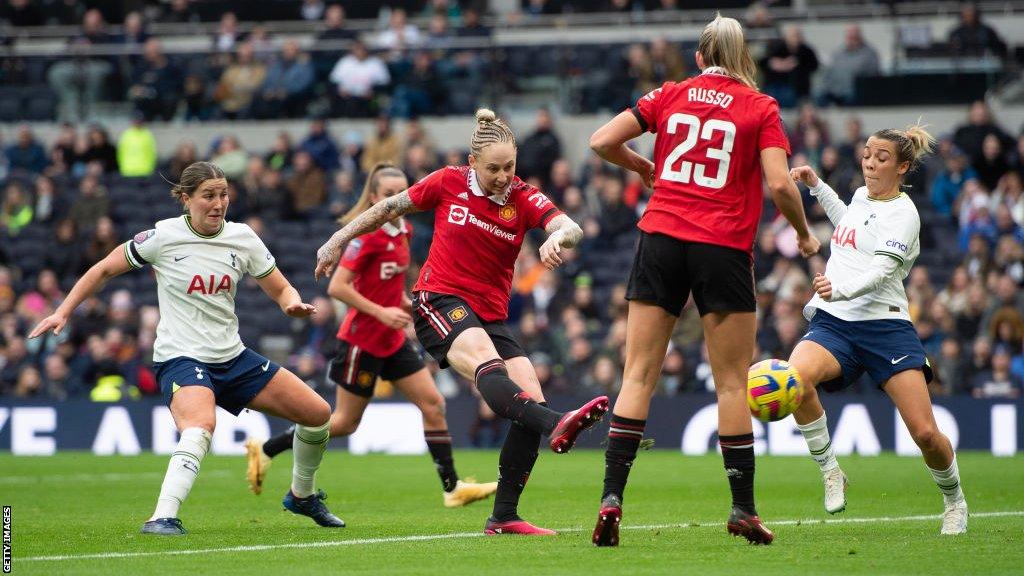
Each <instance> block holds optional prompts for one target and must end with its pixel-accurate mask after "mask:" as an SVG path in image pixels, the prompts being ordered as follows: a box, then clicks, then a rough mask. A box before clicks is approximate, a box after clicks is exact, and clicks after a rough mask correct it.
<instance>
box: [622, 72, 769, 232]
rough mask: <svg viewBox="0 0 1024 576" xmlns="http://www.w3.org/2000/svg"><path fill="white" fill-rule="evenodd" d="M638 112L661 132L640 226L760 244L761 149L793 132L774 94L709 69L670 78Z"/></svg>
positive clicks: (645, 123) (650, 127) (644, 123)
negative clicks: (786, 125)
mask: <svg viewBox="0 0 1024 576" xmlns="http://www.w3.org/2000/svg"><path fill="white" fill-rule="evenodd" d="M633 114H634V115H635V116H636V118H637V120H638V121H639V122H640V125H641V126H642V127H643V129H644V130H646V131H649V132H653V133H654V134H655V135H656V138H655V143H654V176H655V181H654V195H653V196H652V198H651V201H650V203H649V204H648V205H647V209H646V211H645V212H644V215H643V217H642V218H641V219H640V224H639V226H640V229H641V230H643V231H645V232H648V233H660V234H666V235H668V236H672V237H673V238H678V239H680V240H686V241H691V242H704V243H707V244H716V245H719V246H727V247H730V248H737V249H740V250H747V251H750V250H752V249H753V245H754V236H755V234H756V233H757V223H758V220H759V219H760V217H761V204H762V198H763V193H762V188H761V155H760V152H761V150H764V149H765V148H772V147H775V148H782V149H783V150H785V151H786V153H787V154H788V153H789V140H788V139H787V138H786V133H785V131H784V129H783V126H782V120H781V118H780V117H779V105H778V103H776V102H775V99H774V98H772V97H771V96H767V95H764V94H761V93H760V92H758V91H756V90H754V89H752V88H750V87H748V86H746V85H744V84H743V83H741V82H740V81H738V80H736V79H734V78H732V77H730V76H726V75H724V74H718V73H714V72H705V73H704V74H701V75H700V76H697V77H696V78H690V79H688V80H684V81H682V82H666V83H665V84H664V85H663V86H662V87H661V88H658V89H656V90H653V91H652V92H650V93H648V94H647V95H645V96H643V97H642V98H640V100H638V101H637V103H636V106H635V107H634V108H633Z"/></svg>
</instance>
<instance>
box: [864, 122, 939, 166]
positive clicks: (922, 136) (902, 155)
mask: <svg viewBox="0 0 1024 576" xmlns="http://www.w3.org/2000/svg"><path fill="white" fill-rule="evenodd" d="M872 136H874V137H875V138H881V139H883V140H888V141H890V142H892V143H893V144H895V145H896V161H897V162H898V163H899V164H902V163H904V162H909V163H910V167H909V168H908V169H907V173H910V172H912V171H913V170H914V169H915V168H917V166H918V164H920V163H921V159H922V158H924V157H925V156H927V155H928V154H929V153H930V152H931V151H932V147H933V144H934V143H935V138H933V137H932V135H931V134H929V133H928V131H927V130H925V127H924V126H922V125H921V124H919V123H918V124H914V125H912V126H908V127H907V128H906V129H904V130H897V129H895V128H886V129H884V130H879V131H878V132H875V133H874V134H872Z"/></svg>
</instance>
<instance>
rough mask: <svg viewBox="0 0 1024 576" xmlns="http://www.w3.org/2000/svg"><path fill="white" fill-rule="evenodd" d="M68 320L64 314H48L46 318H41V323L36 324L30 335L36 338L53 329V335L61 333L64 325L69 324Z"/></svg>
mask: <svg viewBox="0 0 1024 576" xmlns="http://www.w3.org/2000/svg"><path fill="white" fill-rule="evenodd" d="M67 322H68V319H67V318H65V317H64V316H61V315H60V314H53V315H51V316H47V317H46V318H43V319H42V320H40V321H39V324H36V327H35V328H33V329H32V332H31V333H29V335H28V337H29V338H35V337H36V336H40V335H42V334H43V333H45V332H49V331H51V330H52V331H53V335H54V336H57V335H58V334H60V331H61V330H63V329H64V325H65V324H67Z"/></svg>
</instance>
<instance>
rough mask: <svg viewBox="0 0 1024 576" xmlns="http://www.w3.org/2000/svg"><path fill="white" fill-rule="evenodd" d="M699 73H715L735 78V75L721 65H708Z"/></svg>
mask: <svg viewBox="0 0 1024 576" xmlns="http://www.w3.org/2000/svg"><path fill="white" fill-rule="evenodd" d="M701 74H716V75H718V76H727V77H729V78H732V79H733V80H735V79H736V77H735V76H733V75H732V74H730V73H729V71H728V70H726V69H725V68H722V67H721V66H708V67H707V68H705V69H704V71H703V72H701Z"/></svg>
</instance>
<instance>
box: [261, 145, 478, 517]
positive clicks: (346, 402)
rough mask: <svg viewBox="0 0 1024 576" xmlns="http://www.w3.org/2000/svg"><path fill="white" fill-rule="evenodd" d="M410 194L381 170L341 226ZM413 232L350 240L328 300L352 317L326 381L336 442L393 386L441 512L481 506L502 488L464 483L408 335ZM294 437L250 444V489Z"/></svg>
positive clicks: (401, 228) (385, 229)
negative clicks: (413, 412)
mask: <svg viewBox="0 0 1024 576" xmlns="http://www.w3.org/2000/svg"><path fill="white" fill-rule="evenodd" d="M408 187H409V180H408V179H406V177H405V174H404V173H402V171H401V170H399V169H398V168H396V167H395V166H393V165H391V164H378V165H377V166H374V168H373V169H372V170H371V171H370V174H369V175H368V176H367V178H366V185H365V187H364V188H363V193H362V196H360V198H359V201H358V202H356V205H355V206H353V207H352V209H351V210H349V212H348V214H345V216H343V217H342V218H341V223H342V224H348V223H349V222H351V221H352V220H353V219H355V218H356V217H357V216H359V215H360V214H362V213H363V212H365V211H366V210H368V209H369V208H370V207H371V206H373V205H374V204H376V203H378V202H380V201H382V200H384V199H386V198H390V197H392V196H394V195H395V194H398V193H399V192H401V191H403V190H405V189H406V188H408ZM411 232H412V228H411V225H410V224H409V223H408V222H406V221H405V219H403V218H396V219H394V220H392V221H390V222H388V223H386V224H384V225H383V226H382V227H381V228H379V229H377V230H376V231H374V232H370V233H368V234H364V235H362V236H360V237H359V238H356V239H355V240H352V241H351V242H350V243H349V245H348V249H347V250H345V253H344V255H342V257H341V265H340V266H338V269H337V272H335V274H334V276H333V277H332V278H331V284H330V286H328V287H327V293H328V294H330V295H331V297H333V298H337V299H338V300H341V301H342V302H344V303H345V304H348V306H349V310H348V315H346V316H345V321H344V322H342V324H341V327H340V328H339V329H338V343H339V344H340V346H339V349H338V354H337V356H336V357H335V358H334V360H333V361H332V362H331V366H330V370H329V376H330V379H331V381H333V382H334V383H335V384H337V385H338V391H337V400H336V402H335V405H334V413H333V414H332V415H331V436H332V437H337V436H348V435H350V434H352V433H353V432H355V431H356V428H358V427H359V422H360V420H361V419H362V417H363V413H364V412H365V411H366V407H367V406H368V405H369V404H370V399H371V398H373V389H374V385H375V384H376V382H377V377H378V376H380V377H382V378H384V379H385V380H390V381H391V382H393V383H394V385H395V387H396V388H398V389H399V390H401V392H402V394H404V395H405V397H406V398H408V399H409V401H410V402H412V403H413V404H415V405H416V407H417V408H419V409H420V412H421V413H422V414H423V435H424V438H425V440H426V442H427V448H428V449H429V450H430V456H431V458H433V460H434V465H435V466H436V467H437V473H438V475H439V476H440V477H441V487H442V489H443V490H444V505H445V506H446V507H448V508H454V507H457V506H464V505H466V504H469V503H472V502H476V501H477V500H483V499H484V498H487V497H488V496H490V495H491V494H494V491H495V490H497V488H498V483H497V482H488V483H486V484H478V483H476V482H472V481H463V480H459V476H458V474H457V473H456V472H455V460H454V459H453V458H452V437H451V436H450V435H449V434H448V422H447V421H446V420H445V416H444V397H443V396H441V393H440V392H438V391H437V387H436V386H434V380H433V378H431V377H430V372H429V371H428V370H427V368H426V366H425V365H424V364H423V360H422V359H421V358H420V355H419V353H417V352H416V350H415V349H413V347H412V343H410V342H409V340H408V339H406V337H405V331H404V330H403V329H404V328H405V327H406V326H407V325H408V324H410V323H412V316H411V315H410V314H409V312H407V311H406V309H408V310H411V309H412V303H411V302H410V301H409V299H408V297H406V295H405V271H406V269H407V268H408V267H409V235H410V234H411ZM294 434H295V431H294V429H288V430H287V431H285V432H283V433H281V434H279V435H277V436H275V437H273V438H271V439H270V440H267V441H266V442H260V441H259V440H255V439H249V440H248V441H247V442H246V444H245V445H246V449H247V452H248V457H249V466H248V470H247V476H248V480H249V488H250V489H252V491H253V492H255V493H256V494H259V493H260V492H262V491H263V478H264V476H265V475H266V471H267V468H268V467H269V466H270V463H271V461H272V460H271V458H273V457H274V456H277V455H278V454H280V453H281V452H284V451H285V450H287V449H289V448H291V447H292V445H293V444H294V442H293V440H292V436H294Z"/></svg>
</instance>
